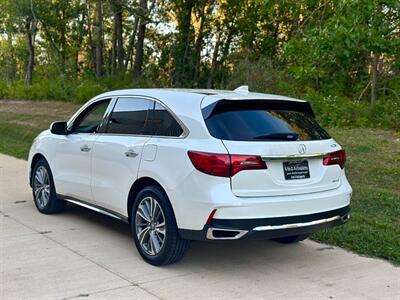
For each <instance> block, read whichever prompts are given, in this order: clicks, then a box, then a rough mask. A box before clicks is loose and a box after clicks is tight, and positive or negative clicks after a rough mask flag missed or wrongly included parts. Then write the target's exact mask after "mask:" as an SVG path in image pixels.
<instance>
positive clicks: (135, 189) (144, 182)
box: [127, 176, 176, 223]
mask: <svg viewBox="0 0 400 300" xmlns="http://www.w3.org/2000/svg"><path fill="white" fill-rule="evenodd" d="M152 185H154V186H158V187H159V188H161V190H162V191H163V193H164V194H165V196H166V197H167V199H168V201H169V203H170V204H171V207H172V211H173V213H174V217H175V212H174V208H173V206H172V203H171V200H170V199H169V197H168V194H167V192H166V191H165V189H164V187H163V186H162V185H161V184H160V183H159V182H158V181H157V180H155V179H154V178H151V177H148V176H145V177H140V178H138V179H136V181H135V182H134V183H133V185H132V186H131V189H130V190H129V194H128V204H127V215H128V221H129V223H130V222H131V210H132V206H133V202H134V201H135V198H136V195H137V194H138V193H139V192H140V191H141V190H142V189H144V188H145V187H147V186H152ZM175 221H176V217H175Z"/></svg>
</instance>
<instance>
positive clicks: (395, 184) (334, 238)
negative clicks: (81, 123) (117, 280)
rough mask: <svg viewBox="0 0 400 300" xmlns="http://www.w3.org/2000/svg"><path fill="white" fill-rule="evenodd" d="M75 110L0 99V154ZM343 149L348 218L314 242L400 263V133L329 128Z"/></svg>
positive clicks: (16, 151) (24, 144)
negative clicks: (349, 205) (349, 188)
mask: <svg viewBox="0 0 400 300" xmlns="http://www.w3.org/2000/svg"><path fill="white" fill-rule="evenodd" d="M77 109H78V106H77V105H75V104H71V103H66V102H54V101H53V102H29V101H0V152H1V153H5V154H9V155H13V156H15V157H18V158H23V159H26V158H27V155H28V151H29V147H30V145H31V142H32V140H33V139H34V137H35V136H36V135H37V134H38V133H39V132H40V131H42V130H44V129H46V128H48V127H49V125H50V123H51V122H53V121H54V120H66V119H67V118H68V117H69V116H71V115H72V113H73V112H74V111H76V110H77ZM328 131H329V132H330V133H331V135H332V136H334V137H335V139H336V140H337V141H338V142H339V143H340V144H341V145H343V146H344V147H345V148H346V152H347V164H346V172H347V176H348V178H349V181H350V183H351V185H352V186H353V189H354V192H353V198H352V218H351V219H350V221H349V223H348V224H346V225H345V226H341V227H337V228H334V229H331V230H327V231H322V232H319V233H317V234H315V235H314V236H313V239H315V240H317V241H321V242H324V243H328V244H334V245H338V246H340V247H343V248H346V249H349V250H352V251H354V252H357V253H359V254H363V255H367V256H373V257H380V258H384V259H387V260H389V261H391V262H392V263H394V264H396V265H400V218H399V216H400V179H399V178H400V134H399V133H398V132H395V131H393V130H383V129H340V128H331V129H330V130H328Z"/></svg>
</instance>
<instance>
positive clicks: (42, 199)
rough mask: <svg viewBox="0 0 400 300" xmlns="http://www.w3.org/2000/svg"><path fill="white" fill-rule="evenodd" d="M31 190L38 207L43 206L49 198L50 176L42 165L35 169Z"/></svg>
mask: <svg viewBox="0 0 400 300" xmlns="http://www.w3.org/2000/svg"><path fill="white" fill-rule="evenodd" d="M33 191H34V193H35V201H36V203H37V205H38V206H39V208H44V207H45V206H46V205H47V203H49V200H50V178H49V173H48V172H47V170H46V168H45V167H43V166H40V167H39V168H37V169H36V173H35V178H34V182H33Z"/></svg>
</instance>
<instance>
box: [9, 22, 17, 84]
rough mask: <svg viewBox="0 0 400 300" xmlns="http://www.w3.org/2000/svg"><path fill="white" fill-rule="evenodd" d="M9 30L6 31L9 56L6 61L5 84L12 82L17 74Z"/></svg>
mask: <svg viewBox="0 0 400 300" xmlns="http://www.w3.org/2000/svg"><path fill="white" fill-rule="evenodd" d="M11 30H12V29H11V28H8V31H7V43H8V49H9V50H8V51H9V56H8V59H7V82H9V83H10V82H13V81H14V79H15V75H16V72H17V69H16V62H15V54H14V47H13V44H12V33H11Z"/></svg>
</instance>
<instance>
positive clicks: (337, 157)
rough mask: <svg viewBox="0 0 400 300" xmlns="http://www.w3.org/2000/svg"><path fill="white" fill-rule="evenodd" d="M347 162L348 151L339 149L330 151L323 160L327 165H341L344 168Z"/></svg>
mask: <svg viewBox="0 0 400 300" xmlns="http://www.w3.org/2000/svg"><path fill="white" fill-rule="evenodd" d="M345 163H346V152H345V151H344V150H339V151H335V152H331V153H328V154H327V155H326V156H325V157H324V160H323V164H324V165H325V166H330V165H339V166H340V168H342V169H343V168H344V164H345Z"/></svg>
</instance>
